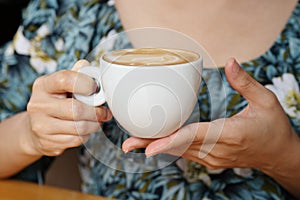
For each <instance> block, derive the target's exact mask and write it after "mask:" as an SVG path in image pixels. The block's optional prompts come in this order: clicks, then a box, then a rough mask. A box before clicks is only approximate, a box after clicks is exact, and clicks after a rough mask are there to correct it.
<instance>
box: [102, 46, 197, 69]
mask: <svg viewBox="0 0 300 200" xmlns="http://www.w3.org/2000/svg"><path fill="white" fill-rule="evenodd" d="M134 49H164V50H176V51H184V52H188V53H191V54H194V55H196V56H197V57H196V58H195V59H194V60H192V61H187V62H184V63H176V64H163V65H159V64H157V65H127V64H123V63H120V62H114V61H110V60H108V59H106V58H105V55H107V54H108V53H111V52H115V51H126V50H134ZM201 60H202V56H201V54H200V53H197V52H195V51H192V50H186V49H180V48H164V47H163V48H160V47H142V48H126V49H120V50H114V51H109V52H106V53H104V54H103V55H102V56H101V58H100V61H102V62H106V63H108V64H110V65H113V66H122V67H125V68H136V67H138V68H141V67H142V68H159V67H170V68H172V67H175V66H181V65H186V64H191V63H197V62H199V61H201Z"/></svg>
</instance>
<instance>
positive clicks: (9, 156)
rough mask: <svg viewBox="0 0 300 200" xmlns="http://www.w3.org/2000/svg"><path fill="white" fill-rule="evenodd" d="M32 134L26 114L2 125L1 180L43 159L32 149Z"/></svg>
mask: <svg viewBox="0 0 300 200" xmlns="http://www.w3.org/2000/svg"><path fill="white" fill-rule="evenodd" d="M30 134H31V127H30V123H29V118H28V115H27V113H26V112H23V113H20V114H17V115H15V116H13V117H11V118H8V119H6V120H4V121H2V122H1V123H0V179H2V178H7V177H9V176H12V175H14V174H16V173H17V172H19V171H20V170H22V169H23V168H25V167H26V166H28V165H29V164H31V163H33V162H34V161H36V160H38V159H39V158H40V157H41V155H38V154H37V153H35V152H34V151H33V149H32V141H31V139H30Z"/></svg>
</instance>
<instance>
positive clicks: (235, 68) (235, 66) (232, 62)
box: [229, 58, 240, 74]
mask: <svg viewBox="0 0 300 200" xmlns="http://www.w3.org/2000/svg"><path fill="white" fill-rule="evenodd" d="M229 64H230V65H232V68H231V69H232V72H233V74H237V73H238V72H239V70H240V67H239V65H238V64H237V63H236V60H235V59H234V58H231V59H230V60H229Z"/></svg>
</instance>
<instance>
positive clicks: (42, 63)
mask: <svg viewBox="0 0 300 200" xmlns="http://www.w3.org/2000/svg"><path fill="white" fill-rule="evenodd" d="M47 34H49V29H48V27H47V26H42V27H41V28H40V29H39V30H38V36H37V37H36V38H34V39H32V40H28V39H27V38H26V37H25V36H24V35H23V27H22V26H21V27H20V28H19V29H18V31H17V33H16V36H15V38H14V41H13V47H14V49H15V51H16V52H17V53H19V54H20V55H29V56H30V64H31V66H32V67H33V68H34V69H35V70H36V71H37V72H38V73H44V72H48V73H52V72H54V71H55V70H56V68H57V62H56V61H55V60H53V59H52V58H50V57H49V56H47V55H46V53H44V52H43V51H42V50H41V48H40V45H41V44H40V42H41V39H42V38H41V37H42V36H45V35H47Z"/></svg>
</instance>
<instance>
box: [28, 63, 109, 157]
mask: <svg viewBox="0 0 300 200" xmlns="http://www.w3.org/2000/svg"><path fill="white" fill-rule="evenodd" d="M87 65H89V63H88V62H87V61H85V60H81V61H78V62H77V63H76V64H75V65H74V67H73V71H71V70H62V71H58V72H55V73H53V74H50V75H45V76H42V77H39V78H38V79H36V81H35V82H34V84H33V89H32V96H31V98H30V101H29V103H28V106H27V113H28V116H29V119H30V125H31V129H32V132H31V134H30V135H29V138H30V140H31V141H30V150H31V153H32V154H36V155H48V156H57V155H60V154H61V153H62V152H63V151H64V150H65V149H67V148H71V147H77V146H79V145H81V144H82V143H84V142H86V141H87V140H88V139H89V136H90V134H91V133H93V132H95V131H97V130H98V129H99V128H100V126H101V122H105V121H108V120H110V119H111V117H112V114H111V112H110V110H109V109H108V108H106V107H104V106H99V107H92V106H88V105H86V104H84V103H82V102H80V101H78V100H76V99H74V98H70V97H69V94H72V93H78V94H83V95H90V94H92V93H94V92H95V91H96V90H97V85H96V83H95V81H93V79H91V78H90V77H88V76H86V75H83V74H81V73H78V72H76V71H74V70H78V69H79V68H81V67H83V66H87Z"/></svg>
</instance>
